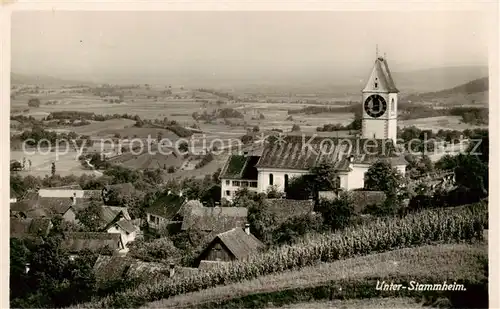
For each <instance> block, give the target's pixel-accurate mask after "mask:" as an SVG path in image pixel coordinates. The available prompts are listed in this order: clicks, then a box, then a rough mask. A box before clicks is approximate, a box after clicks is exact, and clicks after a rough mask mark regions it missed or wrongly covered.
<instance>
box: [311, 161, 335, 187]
mask: <svg viewBox="0 0 500 309" xmlns="http://www.w3.org/2000/svg"><path fill="white" fill-rule="evenodd" d="M311 172H312V174H313V175H314V176H313V177H312V179H313V187H314V192H315V193H317V192H318V191H330V190H334V189H336V188H337V187H338V184H337V183H336V179H337V172H336V171H335V167H334V166H333V164H331V163H321V164H319V165H317V166H315V167H313V168H312V169H311Z"/></svg>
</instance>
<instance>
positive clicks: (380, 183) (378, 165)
mask: <svg viewBox="0 0 500 309" xmlns="http://www.w3.org/2000/svg"><path fill="white" fill-rule="evenodd" d="M402 182H403V177H402V175H401V173H399V171H398V170H397V169H396V168H393V167H392V166H391V164H390V163H389V162H388V161H385V160H379V161H377V162H375V163H374V164H372V165H371V166H370V167H369V168H368V171H367V172H366V174H365V189H367V190H371V191H384V192H385V193H386V194H387V195H388V196H390V195H396V194H397V193H398V188H399V186H400V184H401V183H402Z"/></svg>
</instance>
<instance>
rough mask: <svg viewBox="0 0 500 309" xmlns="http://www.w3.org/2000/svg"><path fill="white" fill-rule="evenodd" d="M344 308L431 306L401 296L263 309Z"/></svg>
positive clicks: (414, 308)
mask: <svg viewBox="0 0 500 309" xmlns="http://www.w3.org/2000/svg"><path fill="white" fill-rule="evenodd" d="M276 308H281V309H346V308H356V309H386V308H395V309H396V308H397V309H402V308H405V309H417V308H420V309H425V308H432V307H430V306H424V305H422V304H421V303H418V302H416V301H415V300H414V299H412V298H409V297H401V298H390V297H388V298H368V299H350V300H333V301H315V302H307V303H298V304H293V305H285V306H280V307H275V306H272V305H270V306H269V307H266V308H265V309H276Z"/></svg>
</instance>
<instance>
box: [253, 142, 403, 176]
mask: <svg viewBox="0 0 500 309" xmlns="http://www.w3.org/2000/svg"><path fill="white" fill-rule="evenodd" d="M350 156H352V158H353V164H372V163H374V162H376V161H377V160H379V159H380V158H387V159H389V160H390V161H391V163H393V164H406V163H405V162H406V161H405V160H404V157H403V156H402V155H400V154H398V153H397V150H396V148H395V145H394V142H393V141H392V140H391V139H387V140H382V139H362V138H336V137H318V136H304V137H299V136H285V137H283V138H282V139H270V140H269V142H268V143H267V144H266V146H265V148H264V151H263V153H262V156H261V157H260V159H259V161H258V163H257V165H256V167H257V168H276V169H291V170H306V171H309V170H310V169H311V168H313V167H314V166H317V165H319V164H321V163H331V164H333V166H334V168H335V169H336V170H337V171H349V157H350Z"/></svg>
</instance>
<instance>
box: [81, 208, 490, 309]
mask: <svg viewBox="0 0 500 309" xmlns="http://www.w3.org/2000/svg"><path fill="white" fill-rule="evenodd" d="M487 220H488V211H487V207H485V206H484V205H470V206H468V207H460V208H457V209H451V210H450V209H447V210H442V209H440V210H433V211H423V212H420V213H416V214H410V215H408V216H406V217H404V218H394V217H393V218H382V219H377V220H374V221H370V222H368V223H365V224H362V225H360V226H356V227H351V228H347V229H345V230H343V231H341V232H338V233H334V234H320V235H310V236H307V237H304V238H303V239H302V240H301V241H300V242H297V243H296V244H295V245H294V246H288V245H285V246H282V247H279V248H275V249H273V250H270V251H268V252H265V253H262V254H256V255H253V256H250V257H249V259H248V260H247V261H237V262H232V263H230V264H228V265H220V266H219V267H217V268H215V269H213V270H210V271H206V272H200V273H198V274H196V275H193V276H189V277H183V278H176V279H175V280H162V281H157V282H149V283H147V284H141V285H139V286H138V287H137V288H135V289H131V290H128V291H126V292H123V293H118V294H116V295H113V296H110V297H107V298H105V299H102V300H100V301H98V302H93V303H89V304H87V305H88V306H87V307H99V308H103V307H106V308H110V307H124V304H127V305H129V306H130V305H131V304H134V305H135V306H140V305H142V304H144V303H146V302H151V301H155V300H158V299H162V298H168V297H171V296H173V295H178V294H184V293H188V292H193V291H198V290H202V289H207V288H210V287H214V286H216V285H225V284H229V283H232V282H239V281H241V280H245V279H252V278H256V277H258V276H263V275H267V274H272V273H275V272H282V271H285V270H289V269H296V268H301V267H305V266H310V265H314V264H316V263H318V262H319V261H322V262H332V261H335V260H339V259H345V258H349V257H353V256H357V255H366V254H369V253H372V252H382V251H388V250H392V249H395V248H401V247H412V246H417V245H423V244H430V243H433V242H438V241H445V242H455V241H460V240H473V239H482V238H483V229H484V226H485V225H486V224H487ZM370 290H372V291H373V290H374V289H373V285H370ZM84 307H85V306H84Z"/></svg>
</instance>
